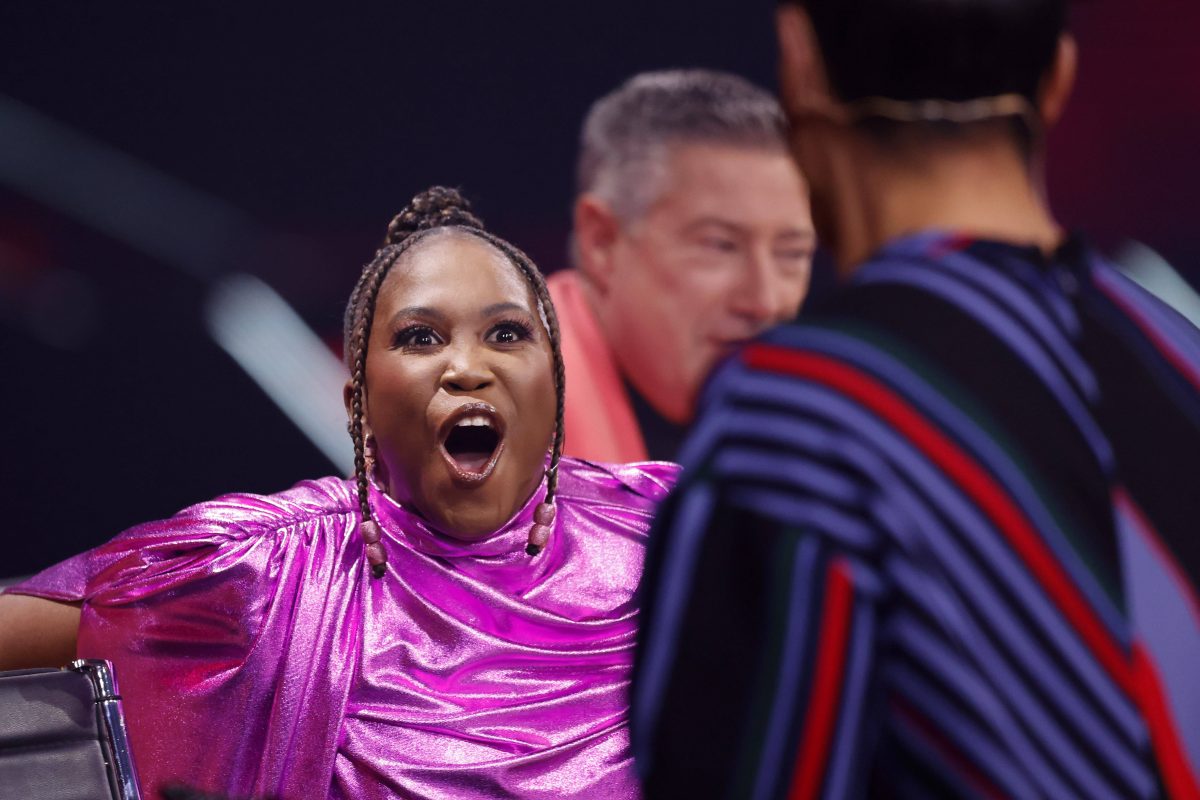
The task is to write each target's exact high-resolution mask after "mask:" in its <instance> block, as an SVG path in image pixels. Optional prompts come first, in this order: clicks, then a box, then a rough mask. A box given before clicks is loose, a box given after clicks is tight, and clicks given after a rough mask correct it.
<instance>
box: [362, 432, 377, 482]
mask: <svg viewBox="0 0 1200 800" xmlns="http://www.w3.org/2000/svg"><path fill="white" fill-rule="evenodd" d="M363 463H364V464H365V465H366V468H367V477H369V478H370V477H374V475H375V437H374V436H371V435H369V434H368V435H367V436H366V437H365V439H364V441H363Z"/></svg>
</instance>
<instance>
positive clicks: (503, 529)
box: [369, 476, 554, 559]
mask: <svg viewBox="0 0 1200 800" xmlns="http://www.w3.org/2000/svg"><path fill="white" fill-rule="evenodd" d="M369 492H370V498H371V511H372V512H373V513H374V514H375V517H376V519H377V521H378V522H379V524H380V526H381V527H382V528H383V531H384V533H385V534H387V535H390V536H391V537H394V538H396V539H399V540H401V541H403V542H405V543H406V544H407V545H408V546H409V547H411V548H412V549H413V550H416V551H417V552H419V553H425V554H426V555H431V556H439V557H441V558H467V559H495V558H497V557H501V556H508V555H511V554H513V553H520V554H522V555H524V552H525V545H526V544H527V542H528V539H529V529H530V527H531V526H532V525H533V511H534V509H535V508H537V505H538V503H540V502H542V500H544V499H545V497H546V478H545V477H544V476H543V477H542V481H541V483H540V484H538V487H537V489H535V490H534V492H533V494H531V495H530V496H529V498H528V499H527V500H526V501H525V504H524V505H522V506H521V508H520V509H519V510H518V511H517V513H516V514H514V515H513V516H512V517H511V518H510V519H509V520H508V521H507V522H505V523H504V524H503V525H501V526H500V527H499V528H498V529H497V530H495V531H493V532H492V533H490V534H488V535H487V536H484V537H483V538H482V539H477V540H475V541H465V540H462V539H457V538H455V537H453V536H451V535H449V534H447V533H445V532H444V531H442V530H439V529H438V528H436V527H435V526H434V525H433V524H432V523H431V522H430V521H429V520H427V519H425V518H424V517H422V516H421V515H420V514H418V513H417V512H416V511H415V510H414V509H411V508H409V507H408V506H405V505H403V504H401V503H398V502H397V501H396V500H394V499H393V498H392V497H391V496H389V495H388V494H387V493H386V492H384V491H383V489H381V488H380V487H379V486H378V485H377V484H376V483H375V481H374V480H371V481H370V490H369ZM553 538H554V537H551V539H552V540H553ZM525 557H526V558H528V556H525Z"/></svg>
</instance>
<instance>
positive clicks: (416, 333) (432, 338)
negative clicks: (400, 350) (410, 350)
mask: <svg viewBox="0 0 1200 800" xmlns="http://www.w3.org/2000/svg"><path fill="white" fill-rule="evenodd" d="M437 343H438V338H437V334H436V333H434V332H433V328H430V327H428V326H425V325H412V326H410V327H408V328H405V329H404V330H402V331H400V332H399V333H397V334H396V346H397V347H431V346H432V345H435V344H437Z"/></svg>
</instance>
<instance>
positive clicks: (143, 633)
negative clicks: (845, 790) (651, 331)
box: [10, 459, 677, 800]
mask: <svg viewBox="0 0 1200 800" xmlns="http://www.w3.org/2000/svg"><path fill="white" fill-rule="evenodd" d="M676 470H677V467H675V466H674V465H670V464H663V463H645V464H631V465H623V466H612V465H597V464H591V463H588V462H583V461H577V460H574V459H564V460H563V462H562V465H561V466H560V484H559V495H558V499H557V506H558V514H557V517H556V520H555V524H554V532H553V534H552V536H551V538H550V542H549V544H548V546H547V548H546V550H545V551H544V552H543V553H542V554H540V555H539V556H538V557H536V558H530V557H529V556H528V555H526V554H525V552H524V546H525V537H526V536H527V534H528V531H529V527H530V525H531V524H532V516H533V510H534V508H535V507H536V504H537V502H539V501H540V500H541V499H542V497H543V496H544V494H545V488H544V486H543V487H542V488H539V489H538V491H537V492H535V494H534V495H533V496H532V497H531V498H530V499H529V501H528V502H527V503H526V505H525V506H524V507H523V508H522V509H521V510H520V511H519V512H518V513H517V514H516V515H515V516H514V517H513V519H512V520H510V521H509V522H508V523H507V524H506V525H505V526H504V527H503V528H501V529H500V530H499V531H497V532H496V533H494V534H493V535H491V536H489V537H487V538H486V539H484V540H483V541H480V542H476V543H473V544H466V543H462V542H458V541H456V540H453V539H450V538H448V537H446V536H445V535H443V534H441V533H440V532H438V531H436V530H433V529H431V528H430V527H429V525H428V524H427V523H426V522H425V521H424V520H423V519H421V518H420V517H419V516H418V515H416V514H415V513H413V512H412V511H410V510H409V509H406V508H404V507H402V506H400V505H398V504H397V503H395V502H393V501H392V500H391V499H390V498H389V497H387V496H386V495H384V494H383V493H382V492H380V491H379V490H378V489H377V488H375V487H372V489H371V503H372V508H373V511H374V513H375V515H376V517H377V518H378V520H379V523H380V527H381V529H382V532H383V542H384V546H385V547H386V548H387V552H388V572H387V575H386V576H385V577H384V578H383V579H381V580H372V579H370V578H369V577H368V575H367V569H366V565H365V559H364V557H363V543H362V540H361V538H360V537H359V536H358V534H357V529H358V524H359V519H358V514H357V511H356V508H357V505H356V502H355V497H354V487H353V484H352V483H351V482H348V481H344V480H341V479H336V478H325V479H322V480H317V481H306V482H303V483H301V484H298V485H297V486H296V487H294V488H292V489H290V490H288V491H286V492H281V493H279V494H276V495H271V496H256V495H246V494H234V495H227V496H225V497H222V498H219V499H217V500H214V501H212V502H209V503H202V504H200V505H197V506H193V507H191V508H188V509H185V510H184V511H182V512H180V513H179V514H178V515H176V516H175V517H172V518H171V519H168V520H163V521H160V522H152V523H148V524H146V525H141V526H138V527H136V528H133V529H131V530H129V531H127V532H125V533H123V534H121V535H120V536H118V537H117V538H116V539H114V540H113V541H111V542H109V543H108V544H106V545H103V546H101V547H98V548H96V549H95V550H92V551H89V552H88V553H84V554H82V555H80V556H77V557H75V558H73V559H70V560H68V561H66V562H63V563H61V564H59V565H57V566H55V567H51V568H50V569H48V570H46V571H44V572H42V573H39V574H38V575H36V576H34V577H33V578H31V579H29V580H28V581H26V582H24V583H22V584H20V585H18V586H16V587H13V588H12V589H10V591H13V592H17V593H22V594H31V595H37V596H42V597H48V598H52V599H59V600H71V601H82V602H83V612H82V619H81V625H80V639H79V654H80V656H81V657H86V658H107V659H109V660H111V661H113V662H114V664H115V665H116V668H117V671H118V674H119V676H120V680H121V684H122V687H123V691H124V696H125V706H126V713H127V715H128V722H129V729H130V736H131V740H132V744H133V748H134V752H135V757H136V758H137V760H138V765H139V768H140V770H141V772H142V780H143V786H144V789H146V790H147V792H148V795H149V796H155V793H156V792H157V790H158V788H159V787H160V786H162V785H163V784H165V783H169V782H177V781H178V782H184V783H187V784H190V785H192V786H195V787H197V788H200V789H204V790H208V791H220V792H223V793H225V794H228V795H233V796H241V797H248V796H268V795H269V796H274V797H279V798H284V799H285V800H293V799H294V800H300V799H301V798H314V797H329V798H355V799H356V800H369V799H371V798H395V797H404V798H438V799H440V798H463V799H466V800H469V799H470V798H498V797H514V798H515V797H520V798H635V797H637V796H638V789H637V784H636V781H635V778H634V775H633V770H632V763H631V758H630V753H629V740H628V722H627V717H628V700H627V697H626V693H627V689H628V682H629V673H630V665H631V662H632V647H633V643H634V633H635V631H634V626H635V620H636V615H637V610H636V607H635V605H634V591H635V589H636V587H637V583H638V580H639V578H640V576H641V569H642V558H643V552H644V547H645V536H646V530H647V528H648V526H649V522H650V517H651V515H652V513H653V509H654V506H655V504H656V503H657V501H658V500H659V499H661V498H662V497H663V496H664V495H665V493H666V492H667V490H668V489H669V488H670V486H671V484H672V483H673V482H674V479H675V476H676Z"/></svg>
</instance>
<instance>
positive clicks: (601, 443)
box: [550, 70, 815, 462]
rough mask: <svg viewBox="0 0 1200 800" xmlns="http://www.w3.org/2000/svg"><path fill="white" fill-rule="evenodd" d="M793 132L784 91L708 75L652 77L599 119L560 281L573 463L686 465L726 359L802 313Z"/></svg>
mask: <svg viewBox="0 0 1200 800" xmlns="http://www.w3.org/2000/svg"><path fill="white" fill-rule="evenodd" d="M783 130H784V128H783V118H782V115H781V112H780V110H779V106H778V104H777V102H776V101H775V99H774V98H773V97H771V96H770V95H768V94H767V93H766V92H764V91H762V90H761V89H759V88H757V87H755V86H753V85H752V84H750V83H749V82H747V81H745V80H743V79H742V78H739V77H737V76H734V75H730V74H727V73H721V72H712V71H707V70H672V71H664V72H648V73H642V74H640V75H637V76H634V77H633V78H631V79H630V80H629V81H627V82H626V83H625V84H623V85H622V86H621V87H619V88H618V89H616V90H615V91H614V92H612V93H611V94H609V95H606V96H605V97H603V98H601V99H600V100H598V101H597V102H596V103H595V104H594V105H593V106H592V108H591V110H590V111H589V112H588V116H587V119H586V120H585V122H584V125H583V132H582V137H581V139H582V141H581V148H580V155H579V165H578V190H577V195H576V200H575V218H574V235H573V247H574V257H575V267H576V268H575V269H573V270H567V271H564V272H560V273H558V274H556V275H554V276H553V277H551V279H550V291H551V294H552V295H553V296H554V301H555V306H556V308H557V310H558V315H559V320H560V322H561V324H562V328H563V356H564V358H565V360H566V365H567V375H568V378H567V380H568V391H567V409H566V452H567V453H568V454H569V455H574V456H578V457H582V458H588V459H592V460H596V461H615V462H624V461H641V460H645V459H646V458H648V457H649V458H660V459H670V458H672V457H674V455H675V450H676V447H677V445H678V442H679V439H680V437H681V435H682V430H683V425H684V424H685V423H687V422H688V421H689V420H690V418H691V415H692V411H693V406H694V404H695V399H696V394H697V392H698V391H699V389H700V386H701V384H702V383H703V381H704V378H705V376H706V375H707V374H708V372H709V370H710V369H711V368H712V366H713V365H714V364H715V362H716V361H717V360H718V359H719V358H720V357H721V356H722V355H723V354H724V353H725V352H727V351H728V350H729V349H730V348H732V347H733V346H735V345H736V344H738V343H740V342H742V341H745V340H746V339H748V338H750V337H752V336H754V335H755V334H757V333H759V332H760V331H761V330H763V329H764V328H766V327H767V326H770V325H772V324H775V323H777V322H780V321H782V320H785V319H788V318H791V317H792V316H794V315H795V313H796V311H797V309H798V308H799V307H800V301H801V300H802V299H803V298H804V294H805V292H806V291H807V288H808V280H809V272H810V267H811V263H812V253H813V248H814V246H815V235H814V233H813V225H812V220H811V216H810V213H809V205H808V197H807V193H806V187H805V185H804V182H803V180H802V179H801V177H800V175H799V173H798V172H797V171H796V168H795V166H794V164H793V162H792V161H791V159H790V158H789V156H788V151H787V146H786V141H785V138H784V133H783Z"/></svg>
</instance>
